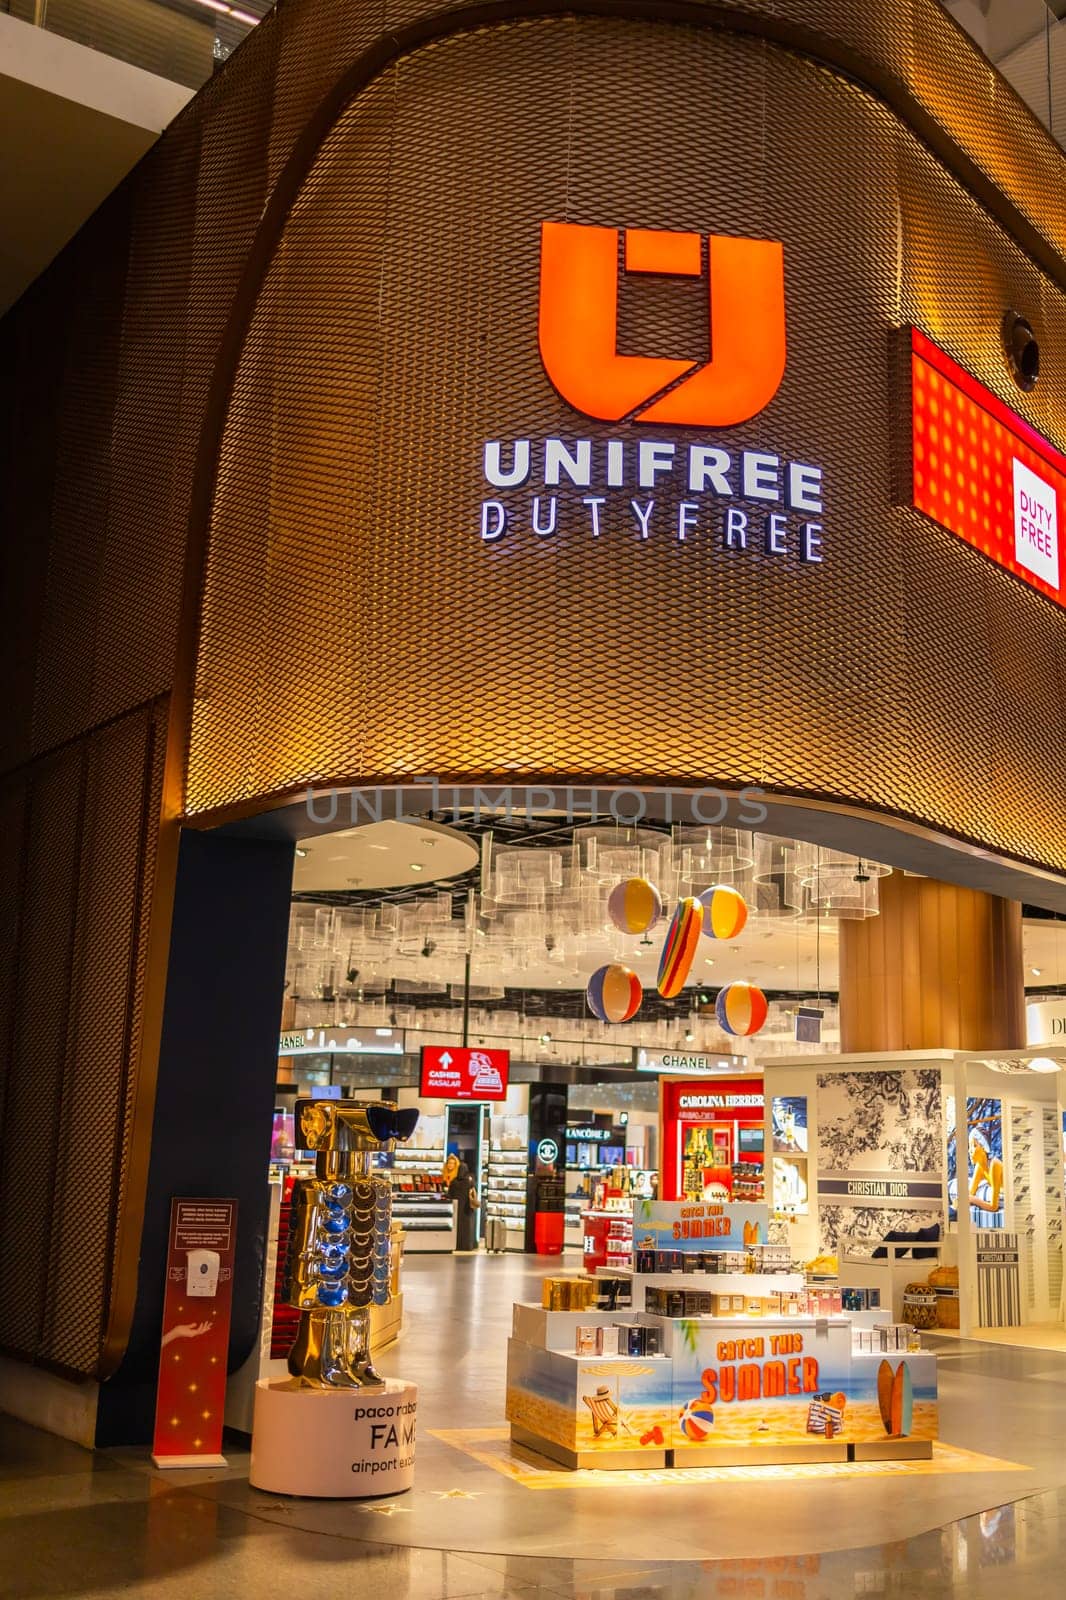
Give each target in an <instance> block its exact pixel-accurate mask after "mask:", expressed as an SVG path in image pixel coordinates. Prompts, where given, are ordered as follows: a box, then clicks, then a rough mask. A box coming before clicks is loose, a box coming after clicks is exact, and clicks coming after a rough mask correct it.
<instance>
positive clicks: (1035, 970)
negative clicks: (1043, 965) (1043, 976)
mask: <svg viewBox="0 0 1066 1600" xmlns="http://www.w3.org/2000/svg"><path fill="white" fill-rule="evenodd" d="M1029 971H1030V972H1031V973H1032V974H1033V977H1034V978H1039V976H1040V971H1041V969H1040V968H1039V967H1030V968H1029Z"/></svg>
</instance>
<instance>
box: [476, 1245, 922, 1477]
mask: <svg viewBox="0 0 1066 1600" xmlns="http://www.w3.org/2000/svg"><path fill="white" fill-rule="evenodd" d="M671 1276H673V1275H671ZM704 1276H707V1277H710V1276H714V1275H713V1274H705V1275H704ZM749 1276H751V1275H749ZM764 1276H767V1277H769V1276H771V1275H770V1274H765V1275H764ZM776 1276H779V1277H780V1276H784V1275H783V1274H776ZM873 1316H874V1314H873V1313H864V1314H861V1315H860V1317H859V1318H855V1319H853V1318H852V1317H849V1316H840V1317H836V1316H834V1317H831V1318H826V1317H815V1316H802V1317H783V1316H769V1317H767V1318H765V1319H760V1320H755V1319H750V1318H747V1317H739V1318H724V1317H699V1318H695V1319H693V1318H678V1317H664V1316H659V1315H656V1314H652V1313H642V1312H640V1311H639V1310H636V1309H633V1310H629V1309H628V1308H627V1309H625V1310H619V1311H604V1310H600V1309H591V1308H590V1309H587V1310H582V1311H551V1310H547V1309H545V1308H543V1307H541V1306H533V1305H522V1304H518V1305H516V1306H515V1308H514V1315H513V1323H512V1333H511V1338H510V1340H509V1342H508V1350H507V1419H508V1422H509V1423H510V1427H511V1437H512V1440H513V1442H514V1443H515V1444H518V1445H521V1446H523V1447H524V1448H526V1449H530V1450H534V1451H537V1452H538V1453H540V1454H541V1455H544V1456H547V1457H548V1458H549V1459H551V1460H554V1461H557V1462H561V1463H562V1464H563V1465H565V1466H567V1467H571V1468H588V1467H592V1468H598V1469H600V1470H612V1469H614V1470H617V1469H624V1468H631V1467H634V1466H639V1467H656V1468H658V1467H668V1468H682V1469H683V1468H685V1467H695V1466H706V1465H712V1464H713V1465H716V1466H720V1467H730V1466H748V1465H755V1464H759V1465H767V1466H770V1465H787V1464H792V1463H799V1462H837V1463H841V1464H844V1463H847V1462H852V1461H865V1460H928V1459H930V1457H931V1456H932V1447H933V1440H934V1439H935V1438H936V1437H937V1433H938V1427H937V1419H938V1407H937V1385H936V1357H935V1356H934V1355H932V1354H930V1353H928V1352H925V1351H910V1350H907V1351H904V1350H900V1349H890V1350H885V1351H881V1352H875V1353H870V1354H860V1353H858V1352H853V1350H852V1340H853V1327H852V1323H853V1320H854V1321H856V1322H860V1323H861V1324H864V1325H867V1326H868V1325H869V1324H870V1323H871V1322H872V1320H873ZM619 1325H621V1326H623V1327H630V1328H631V1327H633V1325H638V1326H640V1325H643V1326H645V1327H657V1328H659V1330H660V1346H661V1354H660V1353H656V1354H654V1355H650V1356H648V1355H645V1356H635V1357H634V1356H622V1355H615V1354H613V1353H606V1352H605V1353H603V1354H599V1353H597V1354H596V1355H588V1354H584V1353H583V1354H580V1355H579V1354H578V1353H577V1346H578V1340H579V1337H583V1338H585V1339H587V1338H588V1331H589V1330H594V1329H596V1328H598V1327H601V1328H603V1329H604V1330H605V1334H607V1330H608V1329H609V1328H610V1329H611V1330H612V1331H613V1329H614V1328H615V1327H617V1326H619ZM579 1330H582V1333H581V1335H579ZM607 1337H608V1338H610V1337H611V1335H610V1334H607ZM615 1337H617V1335H615Z"/></svg>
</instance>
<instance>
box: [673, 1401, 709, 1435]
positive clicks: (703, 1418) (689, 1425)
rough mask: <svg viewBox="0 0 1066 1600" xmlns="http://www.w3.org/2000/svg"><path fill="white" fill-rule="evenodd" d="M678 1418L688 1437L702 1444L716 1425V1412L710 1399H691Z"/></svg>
mask: <svg viewBox="0 0 1066 1600" xmlns="http://www.w3.org/2000/svg"><path fill="white" fill-rule="evenodd" d="M677 1420H678V1423H679V1425H680V1428H681V1432H682V1433H683V1434H684V1435H685V1438H686V1439H691V1441H692V1443H693V1444H702V1443H703V1441H704V1439H706V1437H707V1435H708V1434H709V1433H710V1431H711V1429H712V1428H713V1427H714V1412H713V1411H712V1410H711V1407H710V1404H709V1402H708V1401H706V1400H703V1399H700V1400H690V1401H689V1403H688V1405H687V1406H685V1408H684V1410H683V1411H682V1412H681V1414H680V1416H679V1417H678V1419H677Z"/></svg>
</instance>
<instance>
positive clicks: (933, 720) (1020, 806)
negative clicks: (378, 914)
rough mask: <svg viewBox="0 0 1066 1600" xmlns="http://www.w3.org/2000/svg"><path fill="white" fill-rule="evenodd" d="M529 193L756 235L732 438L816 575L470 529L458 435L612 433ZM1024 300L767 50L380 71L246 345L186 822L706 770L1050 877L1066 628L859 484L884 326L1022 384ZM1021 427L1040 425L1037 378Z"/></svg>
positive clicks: (496, 42)
mask: <svg viewBox="0 0 1066 1600" xmlns="http://www.w3.org/2000/svg"><path fill="white" fill-rule="evenodd" d="M679 85H683V86H684V92H683V93H679V92H678V90H679ZM531 129H535V130H536V132H535V137H533V138H531V134H530V130H531ZM842 151H846V152H848V157H847V162H848V181H847V183H846V184H845V185H842V184H841V182H840V167H839V159H838V153H839V152H842ZM897 195H898V199H897ZM546 217H548V218H564V219H567V220H570V221H578V222H595V223H605V222H606V223H623V222H624V223H626V224H627V225H630V226H647V227H667V228H682V229H696V230H700V231H706V230H713V231H716V232H724V233H747V234H753V235H757V236H768V237H772V238H781V239H783V240H784V241H785V248H786V260H787V283H788V301H789V338H790V350H789V365H788V372H787V375H786V380H785V383H784V385H783V386H782V389H781V391H780V392H779V394H778V396H777V397H776V398H775V400H774V401H773V402H772V403H771V405H770V407H769V408H768V409H767V410H766V411H765V412H764V413H763V414H762V416H760V417H759V418H757V419H755V420H754V421H753V422H752V423H750V424H747V425H746V426H745V427H743V428H741V429H738V430H734V431H733V432H732V433H731V436H730V440H729V443H730V445H731V446H733V447H738V446H739V445H745V446H748V447H752V448H760V447H761V448H771V449H773V450H774V451H776V452H778V453H779V454H780V455H781V456H782V458H785V459H792V460H804V461H806V460H812V459H813V460H815V461H818V462H820V463H822V464H824V467H825V474H826V513H825V526H826V535H825V537H826V562H825V565H824V566H823V567H820V568H818V567H815V568H811V567H804V566H802V565H801V564H800V563H799V562H798V561H793V560H790V561H789V562H787V563H786V562H776V563H774V562H766V561H759V559H758V558H757V557H754V556H752V555H751V554H749V555H748V556H747V557H742V556H739V555H737V554H735V553H734V554H733V555H729V554H727V553H725V552H723V551H721V550H720V549H718V548H717V547H716V542H712V540H711V539H710V538H709V537H708V536H704V538H703V539H702V540H700V541H699V542H696V543H693V544H691V545H688V546H680V545H678V544H677V543H676V541H675V540H674V539H672V538H671V537H670V534H669V532H668V530H667V528H666V527H665V526H664V527H663V529H662V531H661V532H660V534H659V536H658V537H653V538H652V539H651V540H650V541H648V542H647V543H643V544H642V543H641V542H639V541H638V540H637V539H636V537H635V535H634V531H633V528H632V525H630V527H628V528H626V527H625V526H624V524H621V523H619V524H616V525H615V526H613V527H611V528H610V529H609V532H608V534H607V536H606V537H605V538H602V539H600V540H598V541H596V540H593V539H592V538H591V537H590V536H589V535H588V533H587V532H586V531H584V527H583V526H582V527H579V526H574V525H573V524H572V525H571V526H570V527H569V528H568V529H565V530H564V532H563V534H562V536H561V537H559V538H556V539H553V540H545V541H538V540H535V539H533V538H532V537H530V535H529V534H528V533H526V534H524V535H523V534H522V533H520V532H519V533H516V534H514V535H510V536H508V538H507V539H506V540H505V541H503V542H502V543H501V544H500V545H499V546H497V547H493V548H485V547H482V546H481V545H480V543H479V540H478V537H477V524H476V515H477V509H478V505H479V502H480V499H481V498H482V496H483V495H484V494H486V493H487V492H488V491H487V490H486V489H485V488H484V487H483V485H482V483H481V480H480V457H481V447H482V442H483V441H484V440H485V439H486V438H497V437H503V438H506V439H510V438H513V437H515V436H518V437H532V438H533V439H539V438H543V437H545V436H551V435H560V436H562V437H563V438H570V439H572V438H574V437H575V436H579V437H591V438H593V439H606V438H608V437H612V436H616V435H618V434H619V432H620V430H619V429H618V428H610V427H603V426H600V425H598V424H595V423H592V422H588V421H587V420H585V419H582V418H580V417H578V416H576V415H575V414H574V413H572V412H570V411H569V410H568V408H567V407H566V406H565V405H564V404H563V403H562V402H561V401H560V400H559V399H558V397H557V396H556V395H555V394H554V392H553V391H552V389H551V387H550V385H549V383H548V381H547V379H546V377H545V375H544V373H543V371H542V369H541V366H540V361H539V356H538V353H537V345H536V333H535V330H536V317H537V306H536V298H537V279H538V245H539V232H538V230H539V222H540V220H541V219H542V218H546ZM953 235H954V237H953ZM1044 297H1045V290H1044V287H1043V285H1042V282H1041V280H1040V278H1039V275H1038V274H1037V273H1036V272H1035V270H1034V269H1033V268H1032V266H1031V264H1030V263H1029V262H1028V261H1027V260H1026V258H1024V257H1023V256H1022V255H1021V254H1020V252H1019V251H1018V250H1017V248H1016V247H1015V246H1014V245H1012V244H1011V243H1010V241H1008V240H1007V239H1006V238H1005V237H1004V236H1003V235H1002V234H1000V233H999V232H998V231H997V230H996V229H995V228H994V227H993V226H992V225H991V224H990V223H989V221H988V219H987V217H985V216H984V215H983V214H982V213H981V212H980V211H979V210H978V208H977V207H976V205H974V203H973V202H972V201H970V200H968V199H967V197H966V196H965V195H964V194H963V193H962V191H961V190H960V189H959V188H958V186H957V185H956V184H954V183H953V182H952V181H951V180H950V179H948V178H947V177H946V176H945V174H944V173H943V171H942V170H941V169H940V168H939V167H938V166H937V164H936V163H935V162H934V161H933V160H932V159H931V158H930V157H929V156H928V155H927V153H926V152H925V151H924V150H923V149H922V147H920V146H919V145H918V144H917V142H916V141H915V140H914V139H913V137H912V136H911V135H910V134H908V133H907V132H905V131H904V130H903V129H901V128H900V126H899V124H898V123H897V122H896V121H895V120H894V119H893V118H892V117H890V116H889V115H888V114H887V113H886V112H885V111H884V110H883V109H882V108H881V107H879V106H878V105H877V104H876V103H874V102H873V101H871V99H870V98H869V97H868V96H866V95H865V94H864V93H863V92H862V91H860V90H859V89H857V88H856V87H854V86H852V85H850V84H847V83H845V82H843V81H841V80H840V79H837V78H834V77H832V76H830V75H829V74H827V73H825V72H823V71H819V70H818V69H816V68H814V67H813V66H811V65H810V64H809V63H806V62H804V61H803V60H801V59H799V58H797V57H794V56H790V55H788V54H786V53H784V52H782V51H780V50H778V49H774V48H769V47H766V46H764V45H763V44H761V43H760V42H758V41H754V40H747V39H740V38H736V37H731V36H729V35H727V34H725V33H718V32H713V31H702V30H701V31H690V30H687V29H683V28H678V27H665V26H651V25H642V24H633V23H620V22H618V23H616V22H611V21H606V20H599V19H583V20H575V19H557V20H544V21H537V22H530V23H524V24H520V25H514V26H509V27H503V28H497V29H489V30H484V31H482V32H480V33H478V34H476V35H469V36H465V37H462V38H458V39H455V40H451V41H447V42H443V43H439V44H434V45H432V46H428V47H426V48H424V49H421V50H419V51H417V52H415V53H414V54H412V55H411V56H409V57H407V58H405V59H404V60H402V61H401V62H400V63H398V64H397V66H396V67H395V68H393V69H392V70H390V72H389V73H388V74H387V75H385V76H383V77H382V78H380V79H379V80H378V81H377V82H376V83H375V84H373V85H372V86H371V87H370V88H369V89H368V90H367V91H366V92H364V93H363V94H361V95H360V96H359V97H358V98H357V99H356V100H355V102H354V103H353V104H352V106H351V107H350V109H349V111H348V112H347V113H346V115H345V116H344V118H343V120H342V122H341V123H340V125H339V126H338V127H337V129H336V131H335V132H334V134H333V135H332V136H331V138H330V139H329V140H328V142H327V144H326V145H325V147H324V148H323V150H322V152H321V154H320V156H319V158H318V159H317V160H316V162H315V163H314V166H313V169H312V171H311V173H310V176H309V178H308V181H307V183H306V185H305V187H304V189H303V191H302V193H301V196H300V199H299V203H298V205H297V206H296V208H295V210H294V212H293V214H292V216H291V218H290V221H289V223H288V225H287V227H286V229H285V233H284V236H283V241H282V245H281V248H280V250H279V253H278V255H277V257H276V260H275V263H274V266H273V269H272V271H271V273H270V275H269V278H268V280H267V283H266V286H265V288H264V291H263V294H262V296H261V299H260V302H259V306H258V309H257V312H256V316H255V319H254V321H253V324H252V327H251V330H250V333H249V336H248V340H247V343H246V347H245V354H244V357H243V360H242V363H241V368H240V373H239V378H238V382H237V387H236V392H235V397H234V404H233V407H232V410H231V415H230V421H229V425H228V430H227V436H226V443H225V448H224V450H223V455H222V462H221V467H220V472H219V479H218V493H217V501H216V510H215V519H214V526H213V531H212V540H211V552H210V561H209V568H208V580H207V587H206V595H205V606H204V616H203V625H202V636H201V653H200V662H199V670H198V679H197V700H196V710H195V718H194V737H193V747H192V755H191V761H190V776H189V804H190V807H191V809H193V810H194V811H195V810H203V809H213V808H216V807H221V806H225V805H227V804H231V803H234V802H238V801H243V800H246V799H248V798H251V797H254V796H257V795H264V794H267V793H270V792H272V791H277V790H283V789H286V788H291V787H293V786H296V785H298V784H301V783H304V782H315V781H321V780H322V779H329V778H335V779H338V780H341V779H360V778H362V779H366V778H371V777H374V778H377V777H383V776H384V777H387V776H389V775H394V774H401V773H402V774H412V773H437V774H440V775H442V776H453V775H463V776H471V777H478V776H487V775H489V774H492V775H495V776H501V775H505V774H507V773H509V772H526V773H530V774H535V775H543V776H549V775H551V776H560V775H562V776H567V775H573V776H576V777H577V776H589V775H604V776H617V775H632V776H652V777H659V778H670V779H676V780H681V781H716V780H724V781H729V782H736V783H743V782H753V783H761V784H765V785H767V786H772V787H775V788H779V789H782V790H785V791H792V792H799V793H813V794H827V795H834V796H840V797H844V798H847V799H849V800H852V801H855V802H859V803H865V804H869V805H873V806H877V807H884V808H886V809H888V810H890V811H895V812H900V813H904V814H908V815H910V816H913V817H916V818H918V819H920V820H922V821H923V822H926V823H929V824H932V825H933V826H935V827H938V828H941V829H944V830H946V831H949V832H954V833H958V834H962V835H965V836H968V837H971V838H975V839H978V840H980V841H981V842H983V843H986V844H990V845H993V846H996V847H998V848H1001V849H1003V850H1005V851H1008V852H1010V853H1015V854H1020V855H1023V856H1029V857H1031V858H1033V859H1036V860H1041V861H1044V862H1047V863H1049V864H1052V865H1056V866H1066V842H1064V841H1066V834H1064V831H1063V827H1062V821H1063V819H1062V813H1061V809H1060V808H1059V807H1058V806H1057V805H1056V806H1054V807H1052V806H1049V805H1048V804H1046V803H1045V801H1044V799H1043V796H1044V794H1045V793H1046V792H1047V789H1050V790H1052V791H1053V792H1055V793H1061V792H1062V788H1063V780H1064V779H1066V753H1064V751H1066V746H1064V743H1063V741H1062V739H1061V737H1059V736H1060V735H1061V733H1062V732H1063V731H1066V724H1064V717H1063V698H1062V693H1061V684H1062V667H1063V662H1062V648H1063V645H1062V639H1063V629H1062V626H1061V619H1060V618H1059V616H1058V615H1057V613H1056V612H1054V611H1053V610H1052V608H1051V607H1050V606H1049V605H1048V604H1047V603H1046V602H1044V601H1043V600H1041V599H1039V598H1038V597H1036V596H1034V595H1032V594H1030V593H1028V592H1027V591H1026V590H1025V589H1024V588H1023V587H1022V586H1021V585H1019V584H1017V583H1016V582H1013V581H1012V580H1010V579H1009V578H1007V577H1006V576H1005V575H1002V574H1000V573H999V572H997V571H996V570H995V569H994V568H992V567H991V566H990V565H989V564H987V563H986V562H984V561H983V560H982V559H981V558H980V557H979V556H978V555H977V554H976V553H975V552H974V551H972V550H970V549H969V548H968V547H966V546H965V545H963V544H962V543H961V542H960V541H958V540H955V539H953V538H952V537H951V536H950V535H948V534H942V533H940V532H938V531H937V530H936V529H934V528H931V527H930V526H928V525H927V524H926V523H925V522H924V521H923V520H922V519H919V518H917V517H916V516H914V515H912V514H908V513H904V512H900V511H897V510H894V509H893V508H892V507H891V504H890V502H891V492H890V482H889V468H890V458H889V453H890V446H891V429H890V422H889V417H890V400H889V388H888V349H889V332H890V329H891V328H893V327H895V326H898V325H899V324H900V322H901V321H905V320H907V319H908V318H910V317H913V318H914V320H915V321H917V322H919V323H920V324H921V325H922V326H923V327H926V328H927V329H928V330H929V331H930V332H931V333H932V334H933V335H934V337H936V338H938V339H939V340H940V341H941V342H942V343H943V344H944V345H945V346H946V348H948V349H949V350H950V351H951V352H952V353H953V354H955V355H956V356H957V357H958V358H959V359H960V360H962V361H964V362H965V363H966V364H967V365H969V366H971V367H972V368H974V369H975V370H977V371H978V372H979V373H980V374H981V375H982V376H988V377H989V378H990V379H991V381H992V382H993V386H994V387H996V388H997V389H998V390H999V391H1000V392H1001V393H1002V394H1003V395H1004V398H1006V399H1008V400H1009V401H1011V402H1013V403H1014V404H1015V405H1016V406H1017V405H1018V404H1019V396H1018V395H1017V392H1016V391H1015V392H1012V387H1011V385H1010V380H1009V378H1007V377H1006V375H1005V373H1004V372H1002V371H999V370H996V369H997V367H998V365H999V358H998V323H999V319H1000V318H1001V316H1002V310H1003V307H1004V305H1005V304H1007V303H1020V304H1023V305H1025V306H1026V307H1029V306H1035V307H1037V308H1039V307H1040V306H1041V303H1042V301H1043V299H1044ZM674 305H675V302H674V301H673V300H672V299H671V298H670V297H669V296H668V295H667V294H665V293H660V294H658V295H656V294H654V293H648V294H642V295H641V296H640V297H639V298H634V299H633V301H632V302H631V303H630V305H629V306H628V307H627V321H626V324H625V331H626V333H627V335H629V336H631V337H632V340H633V347H634V348H639V349H641V350H642V351H646V352H649V353H664V352H666V351H668V350H676V349H677V347H678V345H679V343H683V340H681V341H679V339H678V327H679V324H678V320H677V314H676V312H675V310H674ZM681 326H683V324H682V325H681ZM1044 332H1045V335H1046V333H1047V330H1046V329H1045V330H1044ZM1047 354H1048V356H1049V359H1050V360H1052V361H1054V359H1055V356H1056V354H1057V352H1056V350H1055V347H1054V346H1052V347H1051V349H1050V350H1047ZM1031 414H1032V415H1033V416H1034V420H1037V421H1038V425H1040V426H1042V427H1043V428H1044V430H1045V431H1046V432H1048V433H1050V434H1051V436H1052V437H1058V438H1060V440H1061V434H1062V427H1061V423H1062V418H1061V415H1057V416H1056V415H1054V414H1053V413H1052V406H1051V402H1050V401H1049V400H1048V399H1047V398H1045V397H1041V398H1040V399H1039V400H1038V401H1037V402H1036V405H1035V407H1034V408H1033V410H1032V412H1031ZM621 431H625V430H621ZM679 433H680V435H681V437H682V438H684V437H686V434H685V430H679ZM687 437H690V438H696V437H698V436H697V435H695V434H691V433H690V434H689V435H687ZM681 497H682V496H681V495H680V494H679V493H678V492H677V491H676V490H669V491H666V492H665V493H664V492H662V490H660V493H659V495H658V497H657V498H658V510H659V512H660V514H661V513H665V511H666V510H667V509H673V510H674V519H675V522H676V501H677V500H678V499H679V498H681ZM505 498H507V497H505ZM574 498H576V496H575V497H574ZM560 514H561V515H562V513H560ZM581 515H582V517H583V516H584V513H582V514H581ZM664 521H665V518H664ZM1022 637H1024V638H1025V639H1026V641H1027V653H1026V655H1025V656H1024V657H1023V656H1022V655H1021V654H1020V653H1019V652H1017V651H1016V650H1015V651H1012V650H1011V649H1010V647H1009V641H1010V640H1011V639H1012V638H1015V639H1018V638H1022ZM1049 729H1054V730H1056V736H1055V737H1054V738H1053V739H1049V737H1048V730H1049ZM1027 772H1028V773H1029V774H1030V775H1032V774H1039V775H1040V780H1039V801H1038V802H1037V797H1036V796H1035V795H1034V793H1033V783H1032V776H1030V778H1029V779H1028V780H1026V778H1025V774H1026V773H1027ZM1045 786H1046V787H1045Z"/></svg>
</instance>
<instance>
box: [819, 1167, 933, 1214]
mask: <svg viewBox="0 0 1066 1600" xmlns="http://www.w3.org/2000/svg"><path fill="white" fill-rule="evenodd" d="M818 1198H819V1200H826V1201H837V1202H838V1203H840V1204H842V1205H872V1204H875V1203H876V1204H878V1205H881V1206H891V1207H894V1208H896V1209H899V1210H908V1209H910V1210H913V1211H921V1210H924V1209H927V1208H932V1207H935V1206H939V1205H940V1204H941V1203H942V1201H943V1198H944V1179H943V1175H942V1174H941V1173H939V1172H919V1173H914V1174H911V1175H909V1176H906V1177H902V1176H901V1175H900V1174H899V1173H898V1172H822V1173H819V1175H818Z"/></svg>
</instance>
